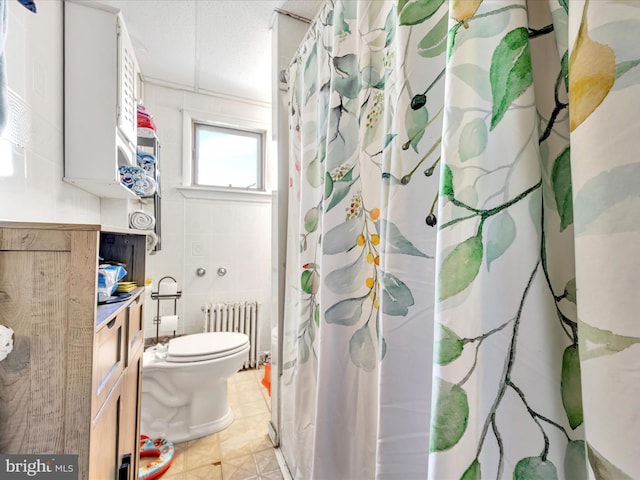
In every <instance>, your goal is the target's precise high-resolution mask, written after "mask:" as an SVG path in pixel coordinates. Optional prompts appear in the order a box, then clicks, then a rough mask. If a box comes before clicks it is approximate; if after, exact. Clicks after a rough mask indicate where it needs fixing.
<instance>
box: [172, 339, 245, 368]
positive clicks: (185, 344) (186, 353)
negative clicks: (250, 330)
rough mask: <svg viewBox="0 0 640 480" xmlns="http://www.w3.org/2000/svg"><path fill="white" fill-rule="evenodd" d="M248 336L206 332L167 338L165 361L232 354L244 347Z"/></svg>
mask: <svg viewBox="0 0 640 480" xmlns="http://www.w3.org/2000/svg"><path fill="white" fill-rule="evenodd" d="M248 344H249V337H248V336H247V335H245V334H244V333H239V332H208V333H196V334H192V335H185V336H183V337H178V338H173V339H171V340H169V346H168V348H167V361H169V362H190V361H198V360H208V359H213V358H219V357H225V356H227V355H232V354H234V353H236V352H239V351H241V350H243V349H244V348H246V346H247V345H248Z"/></svg>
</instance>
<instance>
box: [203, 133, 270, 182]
mask: <svg viewBox="0 0 640 480" xmlns="http://www.w3.org/2000/svg"><path fill="white" fill-rule="evenodd" d="M193 130H194V149H193V185H196V186H201V187H202V186H204V187H226V188H236V189H243V190H258V191H264V155H263V152H264V146H263V135H262V133H260V132H255V131H251V130H241V129H236V128H229V127H221V126H218V125H211V124H206V123H198V122H194V124H193Z"/></svg>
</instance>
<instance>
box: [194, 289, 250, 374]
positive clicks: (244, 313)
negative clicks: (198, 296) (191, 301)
mask: <svg viewBox="0 0 640 480" xmlns="http://www.w3.org/2000/svg"><path fill="white" fill-rule="evenodd" d="M203 310H204V311H205V327H204V330H205V331H206V332H240V333H244V334H245V335H247V336H248V337H249V344H250V347H249V357H248V358H247V360H246V362H245V363H244V367H243V368H244V369H248V368H257V367H258V366H259V365H258V319H259V316H260V303H259V302H256V301H253V302H223V303H216V304H213V305H206V306H205V307H204V308H203Z"/></svg>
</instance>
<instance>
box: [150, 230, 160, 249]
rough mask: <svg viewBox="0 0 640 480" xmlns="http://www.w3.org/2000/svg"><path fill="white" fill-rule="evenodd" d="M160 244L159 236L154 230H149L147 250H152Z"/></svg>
mask: <svg viewBox="0 0 640 480" xmlns="http://www.w3.org/2000/svg"><path fill="white" fill-rule="evenodd" d="M157 244H158V236H157V235H156V234H155V233H154V232H151V231H149V232H147V252H152V251H153V249H154V248H156V245H157Z"/></svg>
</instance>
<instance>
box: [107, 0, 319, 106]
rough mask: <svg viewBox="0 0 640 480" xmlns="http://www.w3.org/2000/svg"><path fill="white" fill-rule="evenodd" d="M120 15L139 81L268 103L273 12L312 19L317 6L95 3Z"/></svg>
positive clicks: (216, 0) (297, 0) (237, 0)
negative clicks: (114, 9) (128, 38)
mask: <svg viewBox="0 0 640 480" xmlns="http://www.w3.org/2000/svg"><path fill="white" fill-rule="evenodd" d="M99 3H102V4H105V5H109V6H111V7H115V8H117V9H119V10H121V11H122V15H123V17H124V21H125V24H126V26H127V30H128V31H129V36H130V37H131V40H132V43H133V46H134V49H135V51H136V56H137V58H138V63H139V64H140V69H141V71H142V75H143V78H144V79H145V80H147V81H152V82H155V83H159V84H163V85H168V86H174V87H176V88H183V89H187V90H192V91H199V92H202V93H213V94H216V93H217V94H222V95H227V96H232V97H240V98H245V99H249V100H252V101H258V102H265V103H271V79H272V73H271V25H272V22H273V17H274V15H275V14H274V9H280V10H282V11H286V12H290V13H293V14H295V15H299V16H301V17H304V18H308V19H312V18H314V17H315V15H316V13H317V12H318V10H319V8H320V6H321V5H322V3H323V1H322V0H99Z"/></svg>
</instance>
